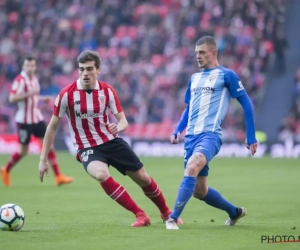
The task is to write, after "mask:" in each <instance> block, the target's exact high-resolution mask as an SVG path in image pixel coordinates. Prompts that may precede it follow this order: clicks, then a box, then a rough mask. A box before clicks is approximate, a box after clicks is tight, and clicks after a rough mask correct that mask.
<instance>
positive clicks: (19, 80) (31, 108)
mask: <svg viewBox="0 0 300 250" xmlns="http://www.w3.org/2000/svg"><path fill="white" fill-rule="evenodd" d="M35 71H36V60H35V59H34V58H33V57H27V58H26V59H25V60H24V63H23V70H22V72H21V73H20V74H19V75H18V76H17V77H16V78H15V80H14V82H13V84H12V87H11V91H10V95H9V101H10V102H11V103H15V104H17V113H16V117H15V121H16V123H17V126H18V137H19V142H20V149H19V151H18V152H15V153H14V154H13V155H12V156H11V157H10V159H9V161H8V162H7V164H6V165H5V167H3V168H2V169H1V174H2V180H3V183H4V185H5V186H10V171H11V169H12V167H14V166H15V165H16V164H17V162H18V161H20V160H21V159H22V158H23V157H24V156H25V155H26V154H27V151H28V145H29V143H30V138H31V135H34V136H35V137H37V138H40V139H41V140H43V137H44V135H45V133H46V124H45V122H44V118H43V116H42V113H41V110H40V109H39V107H38V102H39V100H45V101H46V100H48V99H49V97H45V96H43V97H42V96H39V93H40V84H39V81H38V79H37V77H36V76H35ZM47 158H48V160H49V162H50V163H51V166H52V169H53V172H54V174H55V182H56V185H58V186H59V185H62V184H67V183H70V182H72V181H73V179H72V178H69V177H66V176H64V175H62V174H61V173H60V170H59V166H58V163H57V157H56V153H55V151H54V148H53V147H51V149H50V151H49V154H48V156H47Z"/></svg>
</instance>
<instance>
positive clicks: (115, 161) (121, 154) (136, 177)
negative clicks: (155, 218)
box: [110, 138, 171, 220]
mask: <svg viewBox="0 0 300 250" xmlns="http://www.w3.org/2000/svg"><path fill="white" fill-rule="evenodd" d="M110 145H111V147H113V148H114V150H113V155H111V157H110V162H111V165H112V166H114V167H115V168H116V169H117V170H118V171H119V172H120V173H121V174H123V175H128V176H129V177H130V178H131V179H132V180H133V181H134V182H135V183H137V184H138V185H139V186H140V187H141V188H142V190H143V192H144V194H145V195H146V196H147V197H148V198H149V199H150V200H151V201H152V202H153V203H154V204H155V205H156V206H157V208H158V209H159V211H160V213H161V218H162V219H163V220H165V219H167V218H168V215H170V214H171V210H170V209H169V208H168V206H167V204H166V200H165V198H164V195H163V193H162V192H161V190H160V188H159V186H158V185H157V183H156V182H155V180H154V179H153V178H151V177H150V176H149V175H148V174H147V172H146V170H145V168H144V166H143V163H142V162H141V160H140V159H139V157H138V156H137V155H136V154H135V153H134V152H133V150H132V148H131V147H130V146H129V145H128V143H127V142H126V141H124V140H123V139H121V138H116V139H114V140H112V141H110ZM115 155H117V156H118V157H115Z"/></svg>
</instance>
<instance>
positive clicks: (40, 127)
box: [33, 121, 73, 186]
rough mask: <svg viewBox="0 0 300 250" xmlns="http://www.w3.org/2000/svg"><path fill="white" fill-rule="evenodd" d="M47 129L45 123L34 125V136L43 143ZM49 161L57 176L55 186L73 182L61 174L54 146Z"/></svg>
mask: <svg viewBox="0 0 300 250" xmlns="http://www.w3.org/2000/svg"><path fill="white" fill-rule="evenodd" d="M46 129H47V127H46V124H45V122H43V121H41V122H39V123H37V124H34V131H33V134H34V136H35V137H37V138H39V139H40V140H41V141H42V142H43V138H44V136H45V133H46ZM48 161H49V163H50V165H51V168H52V170H53V173H54V175H55V184H56V185H57V186H61V185H63V184H69V183H71V182H73V178H71V177H67V176H65V175H63V174H61V173H60V169H59V165H58V161H57V156H56V152H55V149H54V147H53V145H52V147H51V149H50V152H49V154H48Z"/></svg>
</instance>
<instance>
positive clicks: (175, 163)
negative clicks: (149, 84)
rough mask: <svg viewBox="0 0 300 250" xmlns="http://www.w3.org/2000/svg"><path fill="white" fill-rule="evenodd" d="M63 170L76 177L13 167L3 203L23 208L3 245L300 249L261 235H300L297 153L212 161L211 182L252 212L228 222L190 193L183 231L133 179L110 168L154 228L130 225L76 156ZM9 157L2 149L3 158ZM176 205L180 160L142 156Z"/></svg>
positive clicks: (1, 238) (31, 162)
mask: <svg viewBox="0 0 300 250" xmlns="http://www.w3.org/2000/svg"><path fill="white" fill-rule="evenodd" d="M58 156H59V161H60V165H61V169H62V171H63V173H65V174H66V175H70V176H73V177H74V178H75V182H74V183H72V184H71V185H68V186H62V187H56V186H55V185H54V179H53V174H52V172H51V173H50V176H49V177H48V178H46V179H45V181H44V183H43V184H41V183H39V178H38V159H39V158H38V156H28V157H27V158H26V159H24V160H23V161H22V162H20V163H19V164H18V165H17V166H16V167H15V168H14V169H13V171H12V187H10V188H6V187H4V186H3V185H2V183H0V204H1V205H2V204H5V203H16V204H18V205H20V206H21V207H22V208H23V209H24V211H25V214H26V222H25V226H24V227H23V229H22V230H21V231H20V232H0V249H13V250H52V249H55V250H58V249H68V250H69V249H72V250H77V249H78V250H82V249H100V250H102V249H109V250H119V249H120V250H173V249H174V250H175V249H179V250H185V249H186V250H194V249H195V250H196V249H197V250H198V249H205V250H219V249H224V250H244V249H249V250H250V249H251V250H252V249H280V250H284V249H300V243H284V244H282V243H281V244H261V235H270V236H271V235H295V236H297V237H298V235H300V216H299V213H300V196H299V191H300V160H299V159H271V158H263V159H254V158H253V159H251V158H246V159H236V158H231V159H221V158H216V159H214V160H213V161H212V162H211V165H210V178H209V185H210V186H212V187H214V188H216V189H217V190H219V191H220V192H221V193H222V194H223V196H225V197H226V198H227V199H229V200H230V201H232V202H233V203H235V204H237V205H240V206H245V207H247V209H248V216H246V217H245V218H243V219H241V220H240V222H239V223H238V224H237V226H235V227H225V226H224V222H225V220H226V218H227V214H226V213H225V212H223V211H219V210H217V209H215V208H212V207H209V206H207V205H206V204H205V203H203V202H201V201H199V200H196V199H194V198H192V199H191V200H190V202H189V203H188V204H187V206H186V208H185V210H184V213H183V214H182V219H183V220H184V225H182V226H180V230H178V231H167V230H166V229H165V225H164V224H163V223H162V221H161V219H160V217H159V212H158V210H157V209H156V207H155V206H154V204H152V203H151V201H150V200H148V198H146V197H145V196H144V195H143V193H142V191H141V189H140V188H139V187H138V186H136V184H134V183H133V182H132V181H131V180H130V179H129V178H128V177H123V176H122V175H120V174H119V173H118V172H117V171H116V170H115V169H113V168H111V174H112V176H113V177H114V178H115V180H117V181H118V182H120V183H121V184H122V185H124V187H125V188H126V189H127V190H128V192H129V193H130V194H131V196H132V197H133V198H134V199H135V201H136V202H137V203H138V204H139V205H140V206H141V207H142V208H143V209H145V210H146V212H147V213H148V214H149V215H150V217H151V222H152V224H151V226H149V227H145V228H131V227H130V224H131V223H132V222H133V221H134V220H135V218H134V216H133V215H132V214H131V213H130V212H128V211H126V210H124V209H123V208H121V207H120V206H119V205H117V204H116V203H115V202H114V201H112V200H111V199H109V198H108V197H107V196H106V195H105V194H104V192H103V191H102V189H101V188H100V186H99V184H98V183H97V182H96V181H94V180H93V179H91V178H90V177H89V176H88V175H87V174H86V173H85V171H84V170H83V168H82V167H81V165H80V164H79V163H78V162H77V161H76V160H75V158H74V157H72V156H70V155H69V154H68V153H60V154H59V155H58ZM7 158H8V156H4V155H1V156H0V161H1V162H2V163H3V164H4V163H5V162H6V160H7ZM143 162H144V164H145V166H146V168H147V171H148V173H149V174H150V175H151V176H152V177H154V178H155V179H156V181H157V182H158V184H159V186H160V187H161V190H162V191H163V193H164V195H165V197H166V199H167V203H168V205H169V206H170V207H171V208H172V206H173V203H174V200H175V197H176V195H177V190H178V186H179V183H180V181H181V179H182V174H183V170H182V159H181V158H143Z"/></svg>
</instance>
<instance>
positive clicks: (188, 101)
mask: <svg viewBox="0 0 300 250" xmlns="http://www.w3.org/2000/svg"><path fill="white" fill-rule="evenodd" d="M191 84H192V79H190V80H189V83H188V87H187V90H186V92H185V97H184V102H185V103H186V104H189V103H190V100H191Z"/></svg>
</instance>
